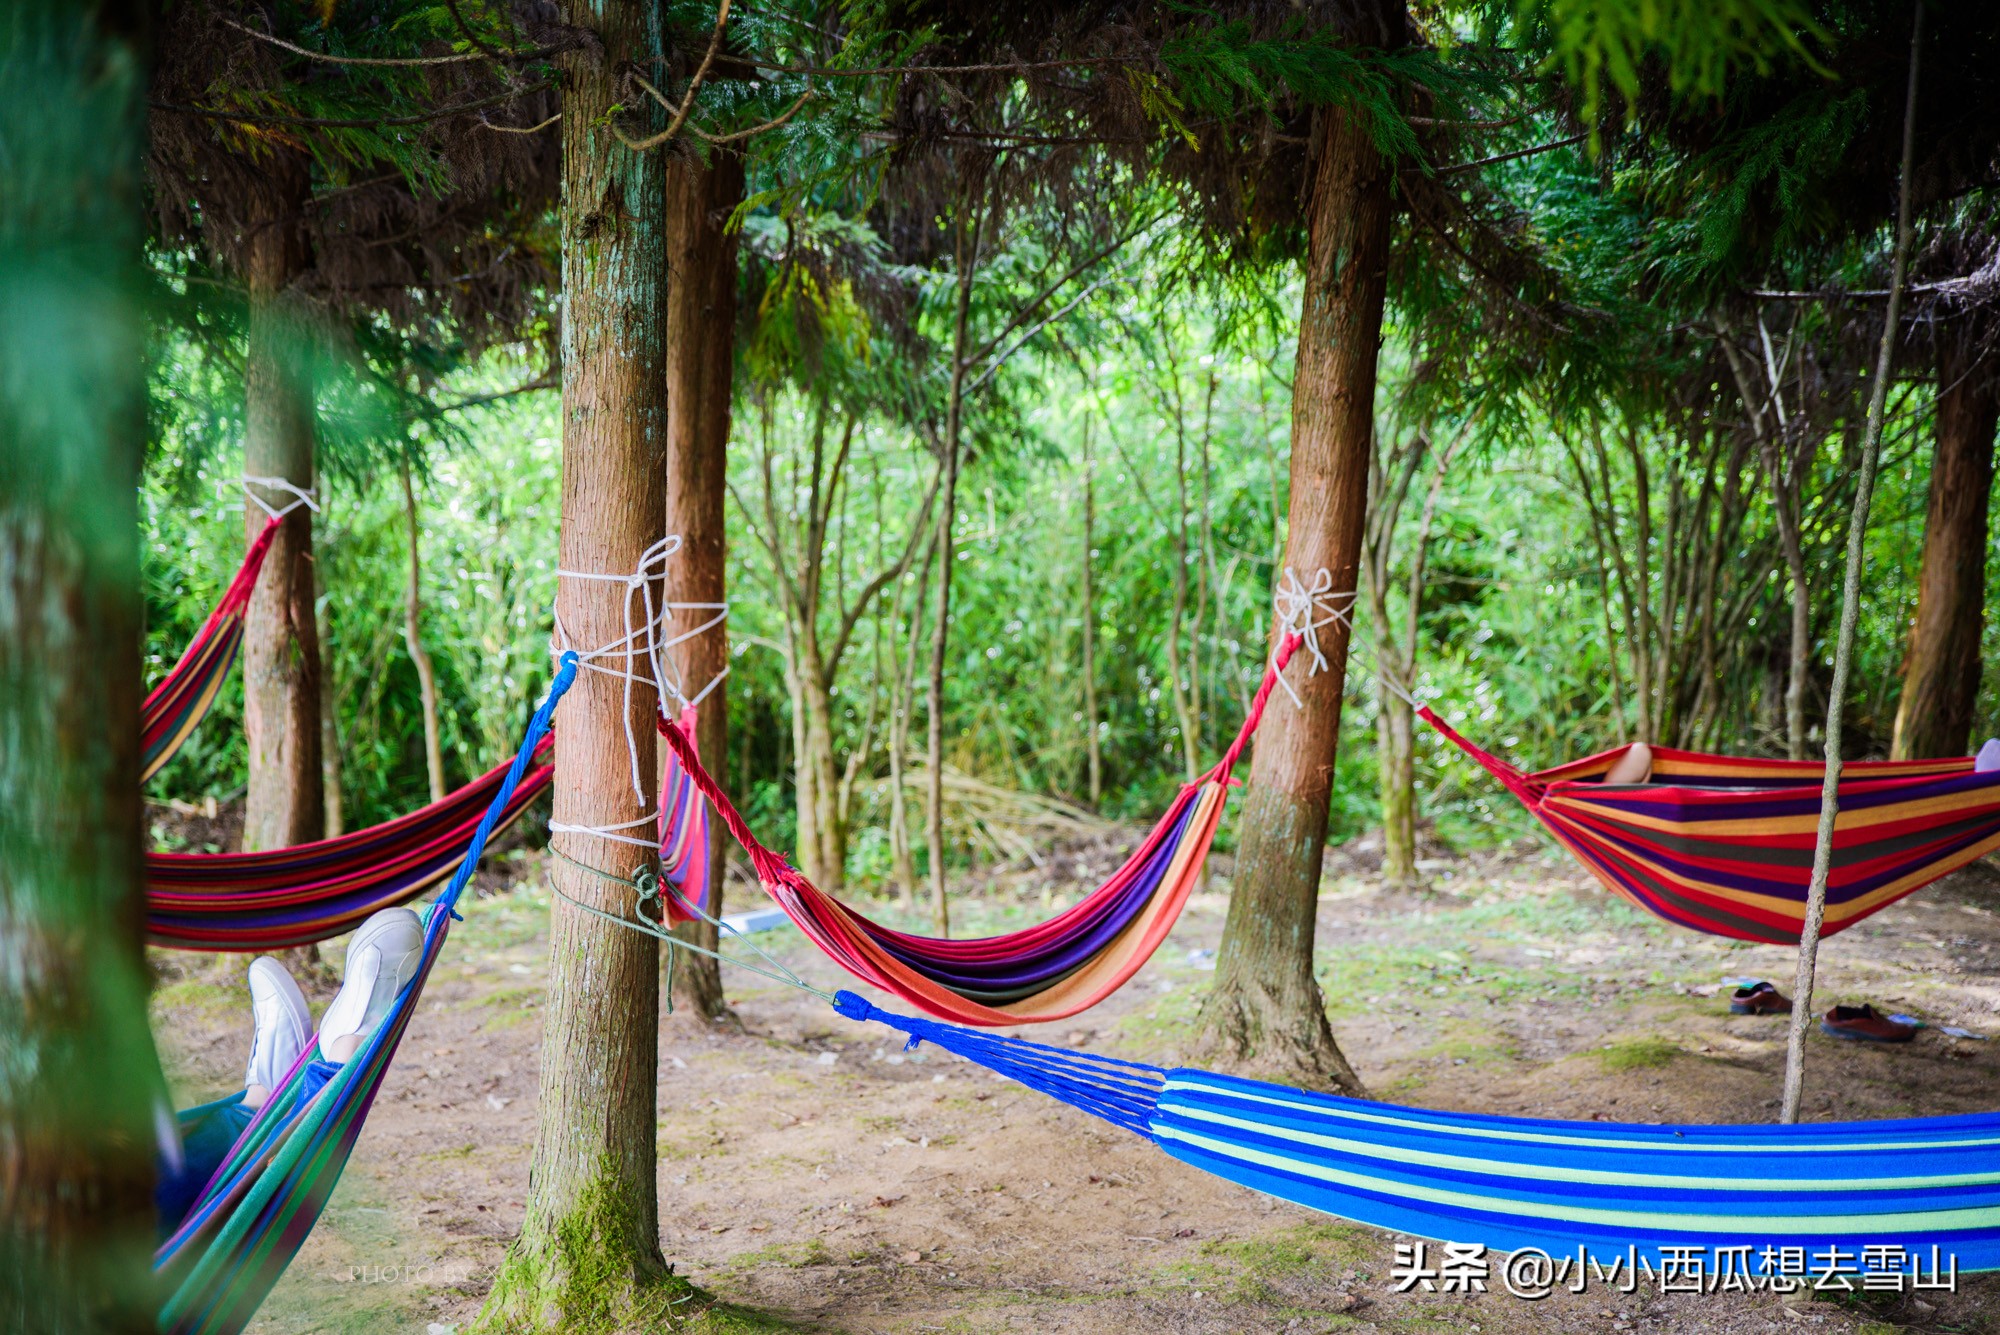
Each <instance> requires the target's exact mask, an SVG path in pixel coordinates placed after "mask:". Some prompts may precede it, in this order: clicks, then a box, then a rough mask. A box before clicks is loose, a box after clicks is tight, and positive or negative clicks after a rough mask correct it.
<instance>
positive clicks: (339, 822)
mask: <svg viewBox="0 0 2000 1335" xmlns="http://www.w3.org/2000/svg"><path fill="white" fill-rule="evenodd" d="M313 564H314V569H313V589H314V592H315V593H316V594H317V595H318V597H317V600H316V601H315V603H314V605H313V621H314V624H315V629H317V630H318V632H319V672H320V678H319V775H320V789H321V792H322V794H323V797H324V802H325V809H326V837H327V838H329V839H338V838H339V837H340V836H341V835H343V834H345V833H347V794H346V786H345V784H344V783H343V782H342V776H341V769H340V688H339V682H338V679H337V678H336V677H335V676H334V672H333V617H332V615H331V614H330V609H329V608H328V607H327V603H326V577H325V575H324V573H323V572H322V570H321V569H320V567H319V563H318V562H314V563H313Z"/></svg>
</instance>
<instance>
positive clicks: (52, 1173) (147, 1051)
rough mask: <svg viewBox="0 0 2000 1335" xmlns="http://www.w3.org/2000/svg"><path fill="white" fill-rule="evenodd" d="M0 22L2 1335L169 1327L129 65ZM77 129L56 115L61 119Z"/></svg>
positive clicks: (113, 50)
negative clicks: (163, 1283) (142, 747)
mask: <svg viewBox="0 0 2000 1335" xmlns="http://www.w3.org/2000/svg"><path fill="white" fill-rule="evenodd" d="M94 12H95V11H94V10H89V9H85V8H83V7H80V6H79V7H71V6H66V5H65V6H58V5H56V4H54V3H49V2H46V0H44V2H41V3H29V4H23V5H18V6H16V7H15V8H14V9H13V10H12V11H11V12H10V13H9V14H8V16H7V19H6V21H5V22H4V23H0V143H4V144H6V145H7V146H8V149H7V151H6V152H5V153H0V367H5V368H6V373H5V375H4V376H0V477H3V478H5V482H4V483H0V804H4V809H5V811H6V815H5V817H4V818H0V1329H4V1330H8V1331H24V1332H25V1331H34V1332H37V1335H82V1333H89V1335H99V1333H101V1332H114V1331H115V1332H135V1333H136V1332H141V1331H148V1332H149V1331H151V1330H152V1329H153V1312H154V1309H155V1303H156V1301H157V1295H156V1294H154V1293H153V1292H152V1285H151V1283H150V1281H149V1275H150V1267H149V1254H150V1251H151V1248H152V1245H153V1242H154V1240H155V1238H154V1231H153V1208H152V1186H153V1154H154V1123H153V1118H152V1112H153V1109H154V1107H156V1106H161V1107H163V1106H164V1105H163V1104H161V1103H160V1100H162V1099H163V1098H164V1096H165V1087H164V1083H163V1081H162V1080H161V1078H160V1068H159V1063H158V1060H157V1058H156V1057H155V1055H154V1052H153V1045H152V1039H151V1036H150V1035H149V1033H148V1032H147V1028H146V982H145V963H144V957H143V954H142V951H141V939H140V930H139V928H140V924H141V923H142V922H143V921H144V912H143V904H142V901H141V894H140V878H139V864H140V814H139V791H138V785H137V784H136V783H135V782H134V781H133V776H134V775H136V774H137V773H138V772H139V755H138V750H139V748H138V739H139V698H140V682H139V654H140V640H141V634H140V606H139V596H138V593H139V547H138V530H139V516H138V510H137V503H136V501H137V496H138V488H139V461H140V455H141V452H142V448H143V443H144V430H145V403H144V389H145V379H144V366H145V348H144V343H145V337H144V328H143V323H142V319H141V313H140V304H139V299H138V292H139V289H140V284H141V281H142V280H141V277H140V272H141V251H140V228H139V225H138V223H139V218H140V216H141V214H140V210H141V207H142V205H141V201H140V198H139V190H138V185H139V179H140V158H139V144H138V132H139V129H140V125H141V123H142V122H141V116H142V114H143V113H142V112H141V110H140V107H141V103H140V102H139V94H140V93H141V92H142V91H143V89H142V84H141V80H140V78H139V70H138V65H137V60H136V57H135V55H134V53H133V52H132V51H131V50H130V49H128V48H126V47H124V46H123V45H122V44H115V43H111V42H107V41H105V40H103V39H102V37H101V36H100V35H99V34H98V33H97V32H96V31H95V30H94V27H93V20H92V18H91V15H92V14H93V13H94ZM57 108H59V109H60V114H54V109H57Z"/></svg>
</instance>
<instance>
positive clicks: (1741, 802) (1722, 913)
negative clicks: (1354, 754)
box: [1417, 708, 2000, 945]
mask: <svg viewBox="0 0 2000 1335" xmlns="http://www.w3.org/2000/svg"><path fill="white" fill-rule="evenodd" d="M1417 713H1418V714H1419V715H1420V716H1421V717H1422V718H1423V719H1424V721H1425V722H1427V723H1429V724H1430V725H1431V726H1432V727H1433V728H1436V729H1437V730H1438V732H1440V733H1441V734H1443V735H1444V737H1445V738H1446V739H1447V740H1449V741H1450V742H1451V743H1452V744H1453V745H1455V746H1457V747H1458V748H1459V749H1460V750H1461V751H1463V752H1465V753H1466V754H1467V755H1468V756H1470V757H1472V759H1473V760H1475V761H1477V762H1478V763H1479V764H1480V765H1482V766H1484V767H1485V769H1486V770H1487V771H1488V772H1489V773H1491V774H1492V775H1493V776H1494V777H1495V778H1497V779H1499V780H1500V782H1501V783H1502V784H1503V785H1505V786H1506V788H1507V791H1509V792H1511V793H1512V794H1514V796H1515V797H1517V798H1519V799H1520V801H1521V804H1522V805H1523V806H1525V807H1527V809H1528V810H1529V811H1530V812H1531V813H1533V815H1534V816H1535V818H1536V819H1537V820H1539V821H1541V822H1542V824H1543V825H1546V826H1547V827H1548V829H1549V832H1550V833H1551V834H1553V835H1555V837H1556V838H1557V839H1558V840H1560V841H1561V842H1562V844H1563V846H1564V847H1565V848H1567V849H1569V851H1570V852H1571V853H1573V854H1575V855H1576V858H1577V860H1578V861H1580V862H1581V863H1583V865H1584V866H1585V867H1587V868H1589V869H1590V871H1591V873H1592V874H1593V875H1595V876H1596V877H1597V879H1598V880H1600V881H1602V882H1603V883H1604V884H1605V886H1606V887H1608V888H1609V889H1610V890H1612V891H1613V892H1615V893H1617V894H1619V895H1623V896H1624V897H1625V898H1626V899H1629V900H1631V901H1632V902H1633V903H1634V904H1636V905H1638V906H1639V907H1640V908H1642V909H1645V910H1646V911H1647V912H1648V913H1652V914H1655V915H1657V916H1659V917H1661V918H1664V919H1666V920H1667V921H1668V922H1671V923H1675V924H1677V925H1679V926H1682V927H1691V928H1694V929H1695V930H1696V931H1700V932H1709V933H1712V934H1713V935H1716V936H1728V937H1735V938H1736V939H1737V940H1739V941H1763V942H1770V943H1773V944H1778V945H1796V944H1798V940H1799V933H1800V930H1801V928H1802V926H1803V924H1804V921H1805V907H1806V886H1807V882H1808V881H1809V880H1810V879H1811V876H1812V861H1813V844H1814V841H1815V838H1816V836H1817V832H1818V827H1819V813H1820V784H1821V782H1822V781H1823V780H1824V778H1825V775H1826V766H1825V764H1824V763H1823V762H1820V761H1811V760H1753V759H1745V758H1741V757H1736V756H1717V755H1708V754H1706V753H1704V752H1700V751H1675V750H1672V749H1669V748H1667V747H1654V748H1653V774H1652V778H1651V779H1650V780H1649V781H1648V782H1646V783H1635V784H1605V783H1602V782H1600V780H1601V779H1602V777H1603V775H1604V773H1605V772H1606V771H1607V770H1609V769H1610V768H1611V766H1612V764H1613V762H1615V761H1616V760H1617V759H1618V758H1619V757H1620V756H1621V755H1623V754H1624V752H1625V748H1624V747H1619V748H1617V749H1615V750H1611V751H1606V752H1603V753H1602V754H1599V755H1594V756H1590V757H1587V758H1585V759H1583V760H1577V761H1572V762H1571V763H1570V764H1567V765H1559V766H1557V767H1556V768H1554V769H1546V770H1540V771H1537V772H1535V773H1532V774H1530V773H1524V772H1523V771H1521V770H1518V769H1516V768H1514V766H1512V765H1510V764H1508V763H1507V762H1506V761H1504V760H1502V759H1500V758H1499V757H1497V756H1495V755H1493V754H1492V753H1491V752H1488V751H1484V750H1481V749H1480V748H1479V747H1477V746H1475V745H1473V743H1471V742H1470V741H1467V740H1466V739H1465V738H1464V737H1462V736H1461V735H1459V733H1458V732H1457V731H1456V730H1455V729H1453V728H1452V726H1451V725H1450V724H1448V723H1446V722H1445V721H1444V720H1443V719H1441V718H1439V717H1438V716H1437V715H1436V714H1434V713H1432V712H1431V710H1429V709H1428V708H1420V709H1419V710H1418V711H1417ZM1996 848H2000V772H1990V773H1986V774H1978V773H1975V772H1974V771H1973V762H1972V758H1971V757H1969V756H1967V757H1960V758H1957V759H1951V760H1900V761H1889V760H1874V761H1856V762H1853V763H1851V764H1846V765H1843V766H1841V773H1840V812H1839V814H1838V815H1837V816H1836V817H1835V820H1834V827H1833V865H1832V872H1831V875H1830V876H1829V877H1828V880H1827V887H1826V922H1825V925H1824V926H1823V927H1822V928H1821V933H1822V935H1826V936H1831V935H1832V934H1833V933H1835V932H1838V931H1840V930H1841V929H1843V928H1846V927H1852V926H1853V925H1854V924H1855V923H1857V922H1860V921H1861V920H1862V919H1863V918H1866V917H1867V916H1868V915H1869V914H1871V913H1875V912H1877V911H1879V910H1881V909H1883V908H1886V907H1887V906H1889V905H1890V904H1893V903H1895V902H1896V901H1897V900H1899V899H1901V898H1902V897H1903V896H1905V895H1907V894H1910V893H1912V892H1913V891H1916V890H1921V889H1922V888H1923V887H1925V886H1927V885H1929V884H1930V883H1931V882H1932V881H1935V880H1937V879H1938V878H1939V877H1941V876H1944V875H1946V874H1947V873H1950V872H1953V871H1956V870H1958V869H1959V868H1960V867H1963V866H1965V865H1966V864H1967V863H1969V862H1972V861H1973V860H1974V859H1976V858H1980V857H1983V856H1985V855H1986V854H1987V853H1990V852H1992V851H1994V850H1995V849H1996Z"/></svg>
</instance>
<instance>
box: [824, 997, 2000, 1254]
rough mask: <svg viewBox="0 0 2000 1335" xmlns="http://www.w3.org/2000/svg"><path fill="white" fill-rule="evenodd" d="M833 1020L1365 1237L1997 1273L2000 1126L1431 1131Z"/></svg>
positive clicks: (1024, 1046) (1238, 1091) (932, 1030)
mask: <svg viewBox="0 0 2000 1335" xmlns="http://www.w3.org/2000/svg"><path fill="white" fill-rule="evenodd" d="M834 1007H835V1009H836V1010H838V1011H839V1012H840V1013H841V1014H842V1015H844V1016H846V1017H847V1018H849V1019H852V1020H875V1021H879V1022H880V1023H882V1024H885V1025H888V1026H889V1027H890V1028H892V1029H897V1030H900V1031H901V1032H903V1033H904V1034H907V1035H909V1046H911V1047H915V1046H916V1045H917V1044H918V1043H919V1042H923V1041H928V1042H933V1043H936V1044H937V1045H938V1046H939V1047H941V1048H944V1049H945V1050H946V1051H948V1052H952V1053H956V1054H957V1055H958V1056H961V1057H964V1058H966V1059H967V1060H969V1061H972V1062H976V1063H978V1064H979V1065H981V1066H984V1067H986V1068H987V1069H989V1070H992V1071H995V1072H997V1073H999V1074H1001V1075H1004V1076H1007V1077H1009V1078H1011V1079H1014V1080H1018V1081H1019V1082H1021V1083H1022V1084H1024V1085H1026V1086H1028V1087H1029V1088H1031V1089H1036V1090H1039V1091H1041V1092H1042V1093H1044V1094H1048V1095H1050V1096H1051V1097H1054V1098H1057V1099H1060V1100H1062V1101H1063V1102H1065V1103H1068V1104H1070V1105H1071V1106H1072V1107H1076V1108H1080V1109H1082V1110H1083V1111H1084V1112H1087V1113H1089V1114H1091V1115H1092V1116H1094V1117H1099V1118H1102V1119H1104V1120H1105V1121H1107V1122H1110V1123H1112V1124H1113V1125H1116V1126H1121V1127H1123V1128H1125V1129H1126V1130H1127V1131H1131V1132H1133V1133H1134V1134H1136V1135H1140V1136H1144V1137H1146V1138H1147V1139H1148V1140H1151V1141H1152V1142H1153V1143H1154V1144H1155V1145H1157V1146H1159V1147H1160V1149H1162V1150H1164V1151H1165V1152H1166V1153H1168V1154H1170V1155H1172V1156H1173V1157H1174V1158H1176V1159H1179V1160H1181V1161H1182V1162H1184V1163H1189V1164H1192V1165H1194V1166H1195V1167H1197V1168H1200V1169H1202V1170H1204V1171H1205V1172H1209V1173H1213V1174H1215V1175H1216V1176H1218V1177H1222V1178H1226V1179H1228V1180H1229V1181H1231V1182H1237V1183H1240V1184H1242V1185H1244V1186H1247V1187H1251V1188H1253V1189H1255V1190H1257V1191H1261V1192H1264V1193H1265V1194H1267V1195H1271V1196H1276V1197H1278V1198H1280V1199H1282V1200H1288V1201H1292V1202H1294V1203H1296V1204H1299V1205H1304V1206H1308V1207H1310V1208H1312V1209H1315V1210H1323V1211H1325V1212H1326V1213H1328V1214H1334V1215H1339V1216H1341V1217H1342V1218H1345V1219H1352V1220H1355V1221H1357V1222H1359V1223H1363V1224H1371V1225H1373V1226H1375V1227H1377V1228H1384V1229H1392V1230H1395V1231H1397V1232H1402V1233H1411V1234H1415V1235H1417V1236H1420V1237H1427V1238H1435V1239H1440V1240H1449V1241H1452V1242H1464V1243H1482V1244H1484V1245H1485V1246H1487V1247H1489V1248H1493V1249H1495V1250H1499V1251H1515V1250H1518V1249H1520V1248H1524V1247H1535V1248H1539V1249H1541V1250H1542V1251H1544V1252H1547V1253H1549V1254H1550V1255H1552V1256H1554V1257H1557V1258H1561V1257H1562V1256H1564V1255H1565V1254H1567V1255H1569V1256H1571V1257H1574V1256H1576V1254H1577V1249H1578V1248H1582V1249H1584V1251H1585V1252H1586V1253H1587V1255H1588V1256H1589V1258H1590V1259H1591V1260H1593V1261H1596V1262H1599V1263H1601V1264H1610V1263H1612V1262H1627V1263H1629V1262H1630V1261H1631V1260H1632V1259H1637V1260H1640V1261H1645V1262H1647V1263H1649V1264H1651V1265H1653V1266H1655V1267H1659V1266H1661V1265H1663V1264H1671V1263H1674V1262H1675V1261H1676V1260H1678V1261H1679V1262H1681V1263H1682V1264H1683V1265H1685V1264H1687V1263H1688V1262H1689V1260H1690V1257H1691V1256H1692V1264H1693V1265H1694V1266H1696V1267H1697V1268H1707V1269H1709V1270H1711V1271H1713V1270H1715V1269H1716V1268H1717V1266H1716V1265H1715V1264H1711V1263H1710V1260H1711V1258H1713V1259H1714V1260H1715V1261H1716V1262H1719V1261H1720V1257H1719V1256H1718V1249H1739V1250H1738V1253H1737V1255H1738V1257H1739V1259H1740V1263H1741V1264H1740V1266H1739V1269H1740V1271H1741V1272H1742V1273H1745V1274H1748V1273H1752V1272H1753V1270H1754V1267H1756V1266H1757V1265H1758V1264H1759V1261H1758V1258H1759V1257H1760V1256H1762V1255H1763V1254H1764V1251H1765V1249H1766V1248H1782V1247H1801V1248H1804V1249H1806V1253H1807V1254H1808V1255H1809V1256H1810V1255H1813V1254H1815V1253H1822V1252H1824V1251H1825V1250H1826V1249H1827V1248H1830V1247H1838V1248H1839V1249H1840V1250H1841V1251H1842V1252H1843V1253H1844V1254H1845V1255H1846V1257H1847V1264H1848V1266H1849V1267H1850V1268H1851V1267H1853V1266H1854V1265H1855V1264H1856V1262H1857V1261H1859V1260H1860V1258H1861V1257H1862V1256H1863V1255H1864V1249H1865V1248H1868V1247H1871V1246H1878V1245H1879V1246H1886V1247H1900V1248H1902V1249H1903V1253H1904V1254H1905V1255H1906V1256H1907V1257H1908V1258H1910V1260H1911V1261H1918V1262H1920V1264H1922V1266H1923V1273H1924V1274H1926V1275H1928V1274H1929V1271H1930V1268H1931V1266H1932V1264H1933V1262H1932V1261H1931V1258H1932V1257H1933V1255H1934V1254H1933V1253H1932V1251H1931V1248H1933V1247H1935V1248H1937V1252H1936V1253H1935V1256H1937V1257H1938V1258H1940V1260H1941V1261H1942V1263H1943V1264H1947V1265H1949V1264H1954V1263H1955V1265H1956V1267H1957V1268H1958V1269H1961V1270H1991V1269H1996V1268H2000V1114H1994V1113H1979V1114H1975V1115H1972V1116H1964V1117H1933V1118H1921V1119H1908V1120H1901V1121H1879V1122H1826V1123H1812V1124H1806V1125H1802V1126H1682V1127H1670V1126H1641V1125H1631V1124H1619V1123H1607V1122H1558V1121H1545V1120H1538V1119H1533V1118H1525V1117H1490V1116H1481V1115H1477V1114H1471V1113H1453V1112H1430V1111H1426V1110H1422V1109H1417V1108H1400V1107H1397V1106H1395V1105H1394V1104H1387V1103H1371V1102H1367V1101H1365V1100H1357V1099H1343V1098H1334V1097H1330V1096H1328V1095H1323V1094H1308V1093H1305V1092H1302V1091H1300V1090H1296V1089H1289V1088H1286V1087H1285V1086H1282V1085H1271V1084H1264V1083H1261V1082H1259V1081H1255V1080H1239V1079H1235V1078H1232V1077H1229V1076H1221V1075H1212V1074H1209V1073H1207V1072H1204V1071H1193V1070H1166V1069H1162V1068H1160V1067H1157V1066H1147V1065H1144V1064H1142V1063H1137V1062H1125V1061H1118V1060H1115V1059H1113V1058H1109V1057H1099V1056H1093V1055H1092V1054H1090V1053H1084V1052H1072V1051H1069V1050H1067V1049H1064V1048H1057V1047H1049V1046H1045V1045H1043V1044H1040V1043H1030V1042H1027V1041H1026V1040H1023V1039H1017V1038H1008V1037H1004V1036H1001V1035H997V1034H991V1033H984V1032H981V1031H977V1030H970V1029H963V1028H959V1027H958V1026H955V1025H949V1024H939V1023H937V1022H935V1021H931V1020H924V1019H918V1018H914V1017H910V1016H902V1015H892V1014H889V1013H887V1012H884V1011H881V1010H878V1009H876V1008H875V1007H874V1006H872V1005H871V1004H870V1003H869V1002H868V1001H866V1000H865V999H863V998H861V997H859V996H856V995H855V994H854V993H852V992H841V993H840V994H839V995H838V996H837V997H836V998H835V1001H834ZM1690 1248H1705V1249H1706V1254H1705V1255H1703V1254H1700V1253H1692V1254H1691V1253H1690V1252H1688V1251H1686V1250H1680V1249H1690ZM1744 1248H1748V1249H1749V1250H1748V1251H1747V1252H1744V1251H1742V1250H1740V1249H1744ZM1765 1264H1768V1262H1765ZM1864 1264H1865V1263H1864ZM1904 1264H1905V1266H1906V1267H1907V1265H1908V1264H1909V1261H1906V1262H1905V1263H1904ZM1856 1273H1858V1272H1856Z"/></svg>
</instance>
